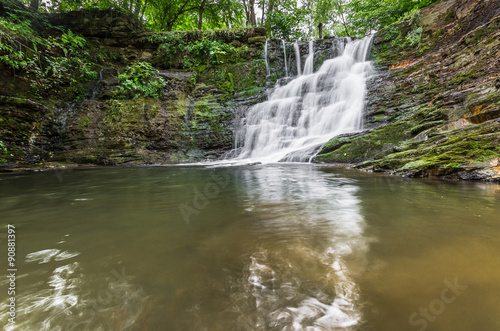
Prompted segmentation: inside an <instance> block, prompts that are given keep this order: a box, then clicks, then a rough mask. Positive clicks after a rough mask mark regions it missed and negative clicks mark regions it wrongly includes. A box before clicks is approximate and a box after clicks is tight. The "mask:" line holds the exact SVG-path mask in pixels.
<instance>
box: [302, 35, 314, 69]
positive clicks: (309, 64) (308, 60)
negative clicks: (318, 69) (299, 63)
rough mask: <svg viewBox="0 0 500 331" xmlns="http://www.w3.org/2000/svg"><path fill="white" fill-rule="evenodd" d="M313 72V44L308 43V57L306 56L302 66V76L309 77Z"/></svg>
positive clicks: (311, 42)
mask: <svg viewBox="0 0 500 331" xmlns="http://www.w3.org/2000/svg"><path fill="white" fill-rule="evenodd" d="M313 71H314V42H313V41H312V40H311V41H310V42H309V55H307V58H306V63H305V64H304V75H310V74H312V73H313Z"/></svg>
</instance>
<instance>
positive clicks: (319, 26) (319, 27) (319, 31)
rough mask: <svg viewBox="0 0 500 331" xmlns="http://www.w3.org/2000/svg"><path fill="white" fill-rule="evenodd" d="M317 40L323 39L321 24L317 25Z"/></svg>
mask: <svg viewBox="0 0 500 331" xmlns="http://www.w3.org/2000/svg"><path fill="white" fill-rule="evenodd" d="M318 33H319V39H323V23H319V24H318Z"/></svg>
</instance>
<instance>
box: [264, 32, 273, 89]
mask: <svg viewBox="0 0 500 331" xmlns="http://www.w3.org/2000/svg"><path fill="white" fill-rule="evenodd" d="M268 43H269V39H266V43H265V44H264V60H265V61H266V79H267V77H269V76H270V75H271V69H270V68H269V60H268V58H267V44H268Z"/></svg>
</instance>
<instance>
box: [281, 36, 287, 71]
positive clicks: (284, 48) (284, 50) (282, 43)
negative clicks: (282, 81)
mask: <svg viewBox="0 0 500 331" xmlns="http://www.w3.org/2000/svg"><path fill="white" fill-rule="evenodd" d="M281 45H283V59H285V77H288V65H287V63H286V46H285V41H284V40H283V39H281Z"/></svg>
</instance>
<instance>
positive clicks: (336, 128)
mask: <svg viewBox="0 0 500 331" xmlns="http://www.w3.org/2000/svg"><path fill="white" fill-rule="evenodd" d="M341 40H343V41H344V42H347V44H346V45H345V50H343V49H342V48H343V47H344V43H343V42H342V43H340V44H342V45H341V46H340V45H339V44H337V43H335V44H334V45H336V47H337V48H338V49H337V50H336V53H337V54H341V55H340V56H338V57H336V58H333V59H329V60H327V61H325V62H324V63H323V65H322V66H321V67H320V68H319V70H318V71H317V72H315V73H314V72H313V62H314V45H313V42H310V43H309V55H308V57H307V60H306V63H305V65H304V72H303V74H302V75H300V76H298V77H297V78H295V79H294V80H292V81H290V82H289V83H288V84H287V85H285V86H281V87H277V88H276V89H275V90H274V91H273V92H272V93H271V94H270V95H269V100H268V101H266V102H263V103H260V104H257V105H255V106H253V107H252V108H251V109H250V111H249V113H248V115H247V117H246V118H245V119H244V121H245V123H244V124H243V125H242V128H241V129H240V131H239V132H237V135H236V148H239V150H240V153H239V156H238V157H237V159H240V160H244V159H250V160H251V161H252V162H254V161H258V162H264V163H272V162H279V161H285V162H307V161H310V160H311V159H312V157H314V155H315V154H316V153H317V151H318V149H319V147H321V146H322V145H323V144H324V143H326V142H327V141H328V140H330V139H331V138H332V137H334V136H336V135H339V134H342V133H348V132H356V131H359V130H361V129H362V125H363V108H364V100H365V96H366V84H365V83H366V79H367V77H368V76H369V75H370V74H371V73H372V71H373V66H372V63H371V62H370V61H367V55H368V51H369V49H370V44H371V41H372V36H370V37H366V38H364V39H360V40H356V41H349V40H347V39H341ZM266 49H267V47H266ZM342 51H343V52H342Z"/></svg>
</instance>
